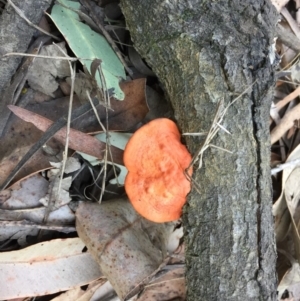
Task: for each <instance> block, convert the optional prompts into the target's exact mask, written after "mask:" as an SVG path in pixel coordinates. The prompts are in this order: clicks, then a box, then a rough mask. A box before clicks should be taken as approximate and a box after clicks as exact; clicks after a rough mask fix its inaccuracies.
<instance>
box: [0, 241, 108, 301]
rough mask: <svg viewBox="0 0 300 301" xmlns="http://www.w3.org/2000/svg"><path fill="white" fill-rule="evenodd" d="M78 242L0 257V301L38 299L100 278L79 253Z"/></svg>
mask: <svg viewBox="0 0 300 301" xmlns="http://www.w3.org/2000/svg"><path fill="white" fill-rule="evenodd" d="M83 248H84V244H83V242H82V241H81V240H80V239H79V238H68V239H55V240H51V241H47V242H43V243H39V244H36V245H33V246H30V247H28V248H25V249H22V250H18V251H11V252H4V253H0V298H1V299H12V298H17V297H19V298H20V297H27V296H41V295H46V294H53V293H56V292H60V291H63V290H68V289H71V288H74V287H76V286H82V285H85V284H88V283H90V282H91V281H93V280H96V279H97V278H99V277H101V275H102V273H101V272H100V270H99V268H98V265H97V263H95V261H94V260H93V259H92V257H91V255H90V254H89V253H88V252H85V253H82V250H83Z"/></svg>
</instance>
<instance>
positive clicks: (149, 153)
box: [124, 118, 192, 223]
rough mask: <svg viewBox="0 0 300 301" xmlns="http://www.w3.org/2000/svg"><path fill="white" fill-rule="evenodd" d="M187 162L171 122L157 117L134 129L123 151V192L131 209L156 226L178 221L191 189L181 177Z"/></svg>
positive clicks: (183, 149)
mask: <svg viewBox="0 0 300 301" xmlns="http://www.w3.org/2000/svg"><path fill="white" fill-rule="evenodd" d="M191 160H192V158H191V155H190V153H189V152H188V150H187V148H186V147H185V146H184V145H183V144H182V143H181V142H180V133H179V130H178V128H177V126H176V124H175V123H174V122H173V121H171V120H169V119H167V118H159V119H155V120H153V121H151V122H149V123H147V124H146V125H144V126H142V127H141V128H140V129H138V130H137V131H136V132H135V133H134V134H133V136H132V137H131V138H130V140H129V142H128V143H127V145H126V147H125V151H124V164H125V166H126V167H127V169H128V174H127V176H126V179H125V190H126V193H127V195H128V198H129V200H130V202H131V204H132V205H133V207H134V208H135V210H136V211H137V212H138V213H139V214H140V215H142V216H143V217H145V218H147V219H148V220H151V221H153V222H158V223H162V222H169V221H173V220H177V219H178V218H180V216H181V212H182V207H183V205H184V204H185V202H186V196H187V194H188V193H189V192H190V189H191V183H190V181H189V180H188V179H187V178H186V176H185V174H184V171H185V169H186V168H187V167H188V166H189V164H190V162H191ZM188 174H189V175H190V176H191V175H192V168H190V169H189V171H188Z"/></svg>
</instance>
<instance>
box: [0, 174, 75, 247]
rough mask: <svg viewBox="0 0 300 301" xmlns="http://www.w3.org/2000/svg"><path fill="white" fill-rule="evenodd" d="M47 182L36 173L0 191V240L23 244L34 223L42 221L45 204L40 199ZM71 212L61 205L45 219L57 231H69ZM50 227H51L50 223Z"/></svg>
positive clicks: (34, 225) (32, 232) (34, 227)
mask: <svg viewBox="0 0 300 301" xmlns="http://www.w3.org/2000/svg"><path fill="white" fill-rule="evenodd" d="M48 186H49V182H48V181H47V180H45V179H44V178H43V177H41V176H40V175H34V176H32V177H29V178H27V179H25V180H23V181H21V182H19V183H16V184H14V185H12V186H11V187H10V188H9V189H6V190H3V191H1V192H0V242H3V241H4V240H13V239H16V240H18V243H19V245H21V246H25V245H27V241H26V237H27V235H30V236H35V235H37V233H38V231H39V228H38V227H37V225H40V224H42V223H43V220H44V216H45V212H46V208H45V207H41V206H42V203H41V201H42V200H43V198H45V196H46V195H47V193H48ZM74 220H75V217H74V213H73V212H72V211H71V209H70V208H69V207H68V206H61V207H60V208H59V209H57V210H54V211H53V212H51V213H50V215H49V219H48V222H49V223H50V225H51V224H54V223H55V225H56V226H63V225H67V226H68V227H66V228H65V230H64V229H63V227H58V228H56V229H57V231H62V232H66V233H68V232H71V231H74V228H73V230H71V229H70V227H69V225H70V224H71V225H72V223H73V224H74ZM53 230H54V227H53Z"/></svg>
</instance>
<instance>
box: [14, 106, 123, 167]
mask: <svg viewBox="0 0 300 301" xmlns="http://www.w3.org/2000/svg"><path fill="white" fill-rule="evenodd" d="M8 107H9V109H10V110H11V111H12V112H14V114H16V115H17V116H18V117H20V118H22V119H23V120H25V121H26V122H31V123H33V124H34V125H35V126H36V127H37V128H38V129H39V130H41V131H44V132H45V131H46V130H47V129H48V128H49V127H50V126H51V125H52V124H53V122H52V121H51V120H49V119H47V118H45V117H43V116H40V115H38V114H35V113H33V112H30V111H28V110H26V109H22V108H20V107H17V106H12V105H9V106H8ZM54 137H55V138H56V139H57V140H58V141H59V142H61V143H65V140H66V128H63V129H61V130H59V131H58V132H57V133H55V134H54ZM69 147H70V148H71V149H73V150H77V151H80V152H83V153H86V154H88V155H91V156H94V157H96V158H98V159H101V160H103V158H104V151H105V149H106V143H104V142H101V141H99V140H97V139H96V138H94V137H92V136H90V135H88V134H85V133H82V132H79V131H77V130H74V129H70V135H69ZM110 151H111V153H112V156H113V159H110V160H111V161H113V162H116V163H118V164H123V150H121V149H119V148H117V147H114V146H111V147H110Z"/></svg>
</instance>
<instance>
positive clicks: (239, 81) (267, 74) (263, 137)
mask: <svg viewBox="0 0 300 301" xmlns="http://www.w3.org/2000/svg"><path fill="white" fill-rule="evenodd" d="M121 7H122V10H123V12H124V15H125V18H126V24H127V27H128V29H129V30H130V33H131V36H132V39H133V42H134V45H135V47H136V49H137V50H138V51H139V52H140V54H141V55H142V56H143V57H144V58H145V59H146V60H147V62H148V63H149V65H150V66H151V67H152V68H153V70H154V71H155V72H156V74H157V75H158V77H159V79H160V81H161V82H162V83H163V85H164V86H165V90H166V92H167V95H168V97H169V99H170V101H171V102H172V105H173V107H174V110H175V117H176V119H177V122H178V125H179V127H180V128H181V130H182V131H183V132H205V131H207V130H208V129H209V127H210V125H211V123H212V120H213V117H214V114H215V112H216V107H217V102H218V101H219V100H220V99H224V101H225V104H228V103H229V102H230V101H232V100H233V99H234V98H235V97H237V96H238V95H240V94H241V93H242V92H243V91H244V90H245V89H246V88H247V87H249V85H252V84H253V83H254V85H253V87H252V89H250V90H249V91H248V92H247V93H246V94H245V95H243V96H242V97H241V98H240V99H239V100H238V101H236V102H235V103H234V105H233V106H232V107H230V109H229V110H228V112H227V114H226V116H225V120H224V122H223V126H224V127H225V128H226V129H227V130H229V131H230V132H231V135H228V134H226V133H224V132H222V131H221V132H219V134H218V135H217V137H216V138H215V139H214V141H213V143H214V144H215V145H217V146H219V147H222V148H225V149H228V150H231V151H232V152H233V154H229V153H226V152H224V151H221V150H218V149H215V148H210V149H209V150H208V151H207V152H206V153H205V156H204V167H203V168H202V169H201V170H195V172H194V179H195V181H196V182H197V183H198V184H199V185H200V189H201V191H200V192H201V193H200V194H199V193H198V192H197V191H196V189H193V190H192V192H191V193H190V195H189V198H188V203H187V205H186V206H185V210H184V215H183V221H184V227H185V242H186V279H187V289H188V292H187V293H188V300H197V301H198V300H204V301H206V300H232V301H234V300H275V298H276V272H275V260H276V249H275V244H274V234H273V233H274V232H273V220H272V215H271V178H270V170H269V160H270V152H269V148H270V143H269V129H268V116H269V115H268V112H269V107H270V101H271V98H272V90H273V85H274V76H273V75H274V67H273V66H272V63H271V62H270V53H272V47H271V45H272V44H273V33H274V28H275V24H276V22H277V19H278V18H277V15H276V12H275V9H274V8H273V7H272V6H271V4H270V3H269V2H265V1H264V0H248V1H242V0H218V1H206V0H202V1H200V0H174V1H173V0H172V1H161V0H143V1H140V0H121ZM186 142H187V145H188V148H189V149H190V151H191V152H192V153H193V154H195V153H196V151H197V149H198V147H199V145H200V143H201V139H200V138H187V139H186Z"/></svg>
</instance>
